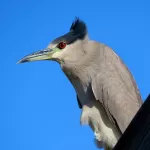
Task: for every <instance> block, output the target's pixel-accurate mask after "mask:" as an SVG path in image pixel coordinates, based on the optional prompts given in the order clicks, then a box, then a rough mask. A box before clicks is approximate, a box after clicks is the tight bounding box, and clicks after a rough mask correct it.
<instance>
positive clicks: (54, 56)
mask: <svg viewBox="0 0 150 150" xmlns="http://www.w3.org/2000/svg"><path fill="white" fill-rule="evenodd" d="M60 56H61V52H55V53H54V54H53V55H52V58H55V59H56V58H60Z"/></svg>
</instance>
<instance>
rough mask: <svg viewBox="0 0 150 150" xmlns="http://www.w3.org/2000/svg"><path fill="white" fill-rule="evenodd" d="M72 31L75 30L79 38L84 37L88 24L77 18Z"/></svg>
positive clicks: (71, 28) (74, 32)
mask: <svg viewBox="0 0 150 150" xmlns="http://www.w3.org/2000/svg"><path fill="white" fill-rule="evenodd" d="M70 32H73V34H74V35H76V36H78V38H79V39H83V38H84V37H85V36H86V34H87V26H86V24H85V23H84V22H83V21H82V20H80V19H79V18H76V19H75V21H74V22H73V23H72V25H71V27H70Z"/></svg>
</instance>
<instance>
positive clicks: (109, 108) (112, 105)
mask: <svg viewBox="0 0 150 150" xmlns="http://www.w3.org/2000/svg"><path fill="white" fill-rule="evenodd" d="M107 59H108V60H107ZM105 61H106V62H105V63H104V65H102V66H103V67H102V68H100V71H99V73H98V74H97V75H96V77H94V78H93V79H92V90H93V93H94V96H95V98H96V99H97V100H99V101H100V102H101V103H102V105H103V106H104V108H105V110H106V112H107V114H108V117H109V119H110V120H111V121H112V122H113V123H114V124H115V126H118V127H119V129H120V130H121V132H122V133H123V132H124V131H125V129H126V128H127V126H128V125H129V123H130V122H131V120H132V118H133V117H134V115H135V114H136V112H137V111H138V110H139V108H140V107H141V105H142V100H141V96H140V94H139V90H138V88H137V86H136V83H135V81H134V79H133V77H132V75H131V73H130V71H129V70H128V69H127V67H126V66H125V65H124V63H123V62H122V61H121V60H120V58H119V57H118V56H117V55H116V54H115V53H114V52H113V51H108V52H107V54H106V57H105ZM110 62H111V63H110Z"/></svg>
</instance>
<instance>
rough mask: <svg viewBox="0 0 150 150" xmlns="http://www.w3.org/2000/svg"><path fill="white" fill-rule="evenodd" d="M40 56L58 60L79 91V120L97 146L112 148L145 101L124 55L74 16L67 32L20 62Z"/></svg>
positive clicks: (108, 149) (36, 58) (33, 59)
mask: <svg viewBox="0 0 150 150" xmlns="http://www.w3.org/2000/svg"><path fill="white" fill-rule="evenodd" d="M39 60H47V61H49V60H52V61H56V62H58V63H59V65H60V66H61V69H62V71H63V72H64V74H65V75H66V77H67V79H68V80H69V81H70V83H71V84H72V86H73V88H74V90H75V92H76V98H77V103H78V104H77V105H78V106H79V109H81V116H80V124H81V125H89V127H90V128H91V129H92V132H93V134H94V142H95V144H96V146H97V147H98V148H104V149H105V150H112V149H113V147H114V146H115V145H116V143H117V141H118V140H119V139H120V137H121V136H122V134H123V133H124V131H125V130H126V128H127V127H128V125H129V124H130V122H131V120H132V119H133V117H134V116H135V114H136V113H137V111H138V110H139V108H140V107H141V105H142V104H143V102H142V98H141V95H140V91H139V89H138V86H137V84H136V81H135V79H134V77H133V75H132V73H131V72H130V70H129V69H128V67H127V66H126V65H125V63H124V62H123V61H122V59H121V58H120V57H119V56H118V55H117V54H116V52H115V51H114V50H113V49H112V48H111V47H109V46H107V45H106V44H104V43H101V42H98V41H95V40H92V39H90V37H89V34H88V27H87V25H86V23H85V22H84V21H83V20H81V19H80V18H75V20H74V21H73V22H72V23H71V27H70V30H69V31H68V32H66V33H65V34H63V35H61V36H59V37H57V38H55V39H54V40H52V41H51V42H50V44H48V46H47V47H46V48H44V49H42V50H39V51H37V52H34V53H31V54H29V55H27V56H25V57H23V58H22V59H20V60H19V61H18V63H25V62H32V61H39Z"/></svg>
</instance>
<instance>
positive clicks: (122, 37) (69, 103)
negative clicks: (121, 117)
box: [0, 0, 150, 150]
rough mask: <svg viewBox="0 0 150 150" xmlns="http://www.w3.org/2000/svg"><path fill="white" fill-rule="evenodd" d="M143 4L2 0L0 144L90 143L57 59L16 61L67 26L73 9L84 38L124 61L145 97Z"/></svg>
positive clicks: (66, 146) (148, 80)
mask: <svg viewBox="0 0 150 150" xmlns="http://www.w3.org/2000/svg"><path fill="white" fill-rule="evenodd" d="M93 2H94V3H93ZM149 8H150V4H149V2H148V0H147V1H146V0H145V1H144V0H143V1H142V0H141V1H138V0H136V1H134V0H132V1H131V0H126V1H121V0H114V1H112V0H110V1H104V0H103V1H102V0H95V1H90V0H89V1H88V0H75V1H70V0H64V1H61V0H42V1H39V0H32V1H31V0H2V1H1V2H0V48H1V50H0V53H1V54H0V150H61V149H62V150H70V149H72V150H77V149H79V150H80V149H86V150H96V147H95V145H94V143H93V138H94V136H93V133H92V131H91V130H90V128H89V127H88V126H85V127H84V126H83V127H82V126H80V123H79V119H80V110H79V109H78V105H77V102H76V94H75V91H74V89H73V87H72V85H71V84H70V82H69V81H68V80H67V78H66V77H65V75H64V74H63V73H62V71H61V69H60V67H59V65H58V64H57V63H55V62H48V61H41V62H34V63H26V64H20V65H16V62H17V61H18V60H19V59H20V58H22V57H23V56H24V55H26V54H28V53H31V52H34V51H36V50H39V49H42V48H45V47H46V46H47V45H48V43H49V42H50V41H51V40H53V38H56V37H57V36H59V35H61V34H64V33H66V32H68V30H69V27H70V25H71V23H72V21H73V20H74V18H75V16H78V17H80V18H81V19H82V20H84V21H85V22H86V23H87V25H88V30H89V36H90V38H91V39H93V40H96V41H100V42H103V43H105V44H107V45H109V46H110V47H112V48H113V49H114V50H115V51H116V52H117V54H118V55H119V56H120V57H121V58H122V59H123V60H124V62H125V63H126V64H127V66H128V67H129V68H130V70H131V72H132V74H133V75H134V77H135V79H136V82H137V84H138V87H139V89H140V91H141V95H142V97H143V99H145V98H146V97H147V95H148V94H149V92H150V69H149V68H150V67H149V66H150V61H149V59H150V56H149V55H150V44H149V43H150V9H149Z"/></svg>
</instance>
